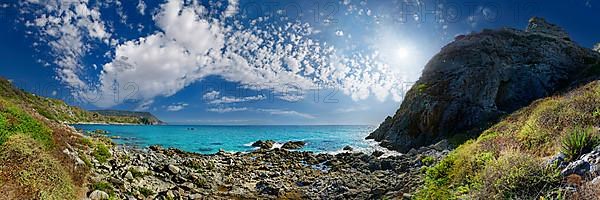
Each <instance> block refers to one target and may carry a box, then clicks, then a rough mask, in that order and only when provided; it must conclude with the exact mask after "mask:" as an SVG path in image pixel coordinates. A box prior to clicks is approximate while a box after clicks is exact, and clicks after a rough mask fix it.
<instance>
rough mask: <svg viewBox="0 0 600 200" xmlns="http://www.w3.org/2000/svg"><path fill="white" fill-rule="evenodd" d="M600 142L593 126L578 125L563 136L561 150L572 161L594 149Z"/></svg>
mask: <svg viewBox="0 0 600 200" xmlns="http://www.w3.org/2000/svg"><path fill="white" fill-rule="evenodd" d="M599 142H600V140H599V138H598V135H597V134H596V133H595V131H594V129H593V128H580V127H577V128H574V129H573V130H572V131H571V132H570V133H569V134H568V135H567V136H566V137H565V138H563V140H562V145H561V146H562V150H561V152H562V153H563V154H565V156H566V158H567V160H569V161H572V160H575V159H577V158H579V156H581V155H583V154H585V153H588V152H590V151H592V149H594V147H596V145H598V144H599Z"/></svg>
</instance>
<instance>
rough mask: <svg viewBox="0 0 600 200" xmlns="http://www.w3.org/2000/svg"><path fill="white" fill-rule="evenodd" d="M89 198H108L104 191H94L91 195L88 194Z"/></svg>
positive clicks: (98, 199)
mask: <svg viewBox="0 0 600 200" xmlns="http://www.w3.org/2000/svg"><path fill="white" fill-rule="evenodd" d="M89 198H90V199H92V200H105V199H108V198H109V196H108V193H106V192H104V191H100V190H95V191H93V192H92V193H90V196H89Z"/></svg>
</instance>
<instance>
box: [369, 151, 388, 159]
mask: <svg viewBox="0 0 600 200" xmlns="http://www.w3.org/2000/svg"><path fill="white" fill-rule="evenodd" d="M383 154H385V153H384V152H383V151H378V150H375V151H373V153H371V155H372V156H374V157H376V158H379V157H381V156H383Z"/></svg>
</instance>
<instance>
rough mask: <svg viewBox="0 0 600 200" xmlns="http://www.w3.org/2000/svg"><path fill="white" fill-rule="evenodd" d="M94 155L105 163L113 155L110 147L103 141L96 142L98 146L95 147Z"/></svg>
mask: <svg viewBox="0 0 600 200" xmlns="http://www.w3.org/2000/svg"><path fill="white" fill-rule="evenodd" d="M92 155H93V156H94V158H96V160H98V161H99V162H101V163H105V162H106V161H107V160H108V159H109V158H110V157H111V155H110V151H109V150H108V147H106V145H105V144H104V143H102V142H97V143H96V148H94V152H92Z"/></svg>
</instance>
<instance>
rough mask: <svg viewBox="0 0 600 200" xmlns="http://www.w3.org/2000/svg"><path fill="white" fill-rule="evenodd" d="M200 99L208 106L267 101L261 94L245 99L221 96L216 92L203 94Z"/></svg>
mask: <svg viewBox="0 0 600 200" xmlns="http://www.w3.org/2000/svg"><path fill="white" fill-rule="evenodd" d="M202 99H204V100H207V101H208V103H209V104H228V103H241V102H248V101H261V100H265V99H267V97H265V96H264V95H262V94H259V95H256V96H246V97H234V96H221V93H220V92H218V91H210V92H207V93H205V94H204V95H203V96H202Z"/></svg>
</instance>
